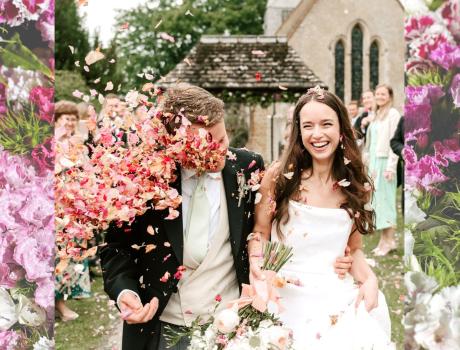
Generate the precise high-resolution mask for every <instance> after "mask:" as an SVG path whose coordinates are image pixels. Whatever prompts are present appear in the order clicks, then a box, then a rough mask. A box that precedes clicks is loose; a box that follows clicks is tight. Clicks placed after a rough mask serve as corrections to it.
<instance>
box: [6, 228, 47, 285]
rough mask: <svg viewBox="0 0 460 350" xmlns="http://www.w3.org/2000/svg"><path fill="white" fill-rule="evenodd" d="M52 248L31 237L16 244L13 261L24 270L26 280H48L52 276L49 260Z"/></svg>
mask: <svg viewBox="0 0 460 350" xmlns="http://www.w3.org/2000/svg"><path fill="white" fill-rule="evenodd" d="M52 253H53V247H50V246H49V245H48V244H43V243H42V242H39V241H37V240H36V239H35V238H34V237H33V236H31V237H29V238H28V239H27V240H20V241H18V242H17V245H16V249H15V250H14V260H16V262H17V263H18V264H20V265H22V266H23V268H24V269H25V270H26V278H27V280H28V281H30V282H34V281H36V280H38V279H42V278H49V277H50V276H51V274H52V269H51V268H50V266H49V265H50V264H49V260H50V258H52Z"/></svg>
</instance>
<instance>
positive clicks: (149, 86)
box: [142, 83, 155, 92]
mask: <svg viewBox="0 0 460 350" xmlns="http://www.w3.org/2000/svg"><path fill="white" fill-rule="evenodd" d="M154 87H155V85H153V83H145V84H144V86H142V91H143V92H146V91H150V90H152V89H153V88H154Z"/></svg>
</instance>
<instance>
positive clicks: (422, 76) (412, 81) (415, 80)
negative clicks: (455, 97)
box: [407, 68, 446, 86]
mask: <svg viewBox="0 0 460 350" xmlns="http://www.w3.org/2000/svg"><path fill="white" fill-rule="evenodd" d="M407 82H408V85H409V86H423V85H428V84H434V85H439V86H443V85H445V83H446V78H445V77H442V75H441V74H440V72H439V70H438V69H437V68H436V69H430V70H427V71H424V72H417V73H415V74H409V75H408V77H407Z"/></svg>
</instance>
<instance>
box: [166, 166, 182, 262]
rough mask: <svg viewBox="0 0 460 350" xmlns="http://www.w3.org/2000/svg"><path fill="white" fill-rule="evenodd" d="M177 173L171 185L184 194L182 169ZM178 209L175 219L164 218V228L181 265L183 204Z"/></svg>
mask: <svg viewBox="0 0 460 350" xmlns="http://www.w3.org/2000/svg"><path fill="white" fill-rule="evenodd" d="M177 174H178V175H177V180H176V181H175V182H174V183H172V184H171V187H173V188H175V189H176V190H177V191H178V192H179V194H182V184H181V171H180V168H179V167H178V169H177ZM177 210H178V211H179V216H178V217H177V218H175V219H174V220H164V228H165V231H166V235H167V236H168V239H169V243H171V246H172V248H173V251H174V254H175V255H176V258H177V260H178V261H179V265H182V263H183V259H184V235H183V223H182V204H181V205H180V206H179V208H177ZM166 215H167V214H166Z"/></svg>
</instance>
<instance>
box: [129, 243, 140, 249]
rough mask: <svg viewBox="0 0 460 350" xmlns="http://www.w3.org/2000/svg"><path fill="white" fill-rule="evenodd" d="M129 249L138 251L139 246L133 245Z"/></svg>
mask: <svg viewBox="0 0 460 350" xmlns="http://www.w3.org/2000/svg"><path fill="white" fill-rule="evenodd" d="M131 248H133V249H136V250H139V249H141V246H139V245H137V244H133V245H132V246H131Z"/></svg>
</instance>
